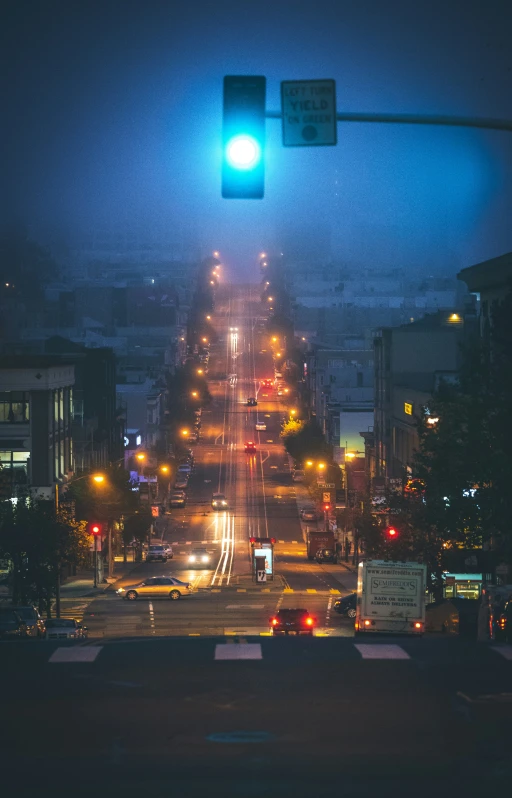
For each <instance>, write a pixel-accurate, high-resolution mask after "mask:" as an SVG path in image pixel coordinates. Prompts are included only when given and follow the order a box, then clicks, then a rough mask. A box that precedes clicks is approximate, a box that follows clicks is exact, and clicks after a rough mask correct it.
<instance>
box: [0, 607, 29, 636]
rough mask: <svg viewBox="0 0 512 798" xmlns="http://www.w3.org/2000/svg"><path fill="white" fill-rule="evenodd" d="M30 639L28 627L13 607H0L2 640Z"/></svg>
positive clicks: (0, 633) (0, 634)
mask: <svg viewBox="0 0 512 798" xmlns="http://www.w3.org/2000/svg"><path fill="white" fill-rule="evenodd" d="M22 637H30V633H29V631H28V627H27V625H26V623H25V621H24V620H23V618H22V617H21V615H20V614H19V613H18V612H16V610H14V609H13V608H12V607H0V640H19V639H20V638H22Z"/></svg>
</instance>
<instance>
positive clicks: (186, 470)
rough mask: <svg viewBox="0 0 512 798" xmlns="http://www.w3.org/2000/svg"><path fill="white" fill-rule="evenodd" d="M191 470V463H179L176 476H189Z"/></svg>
mask: <svg viewBox="0 0 512 798" xmlns="http://www.w3.org/2000/svg"><path fill="white" fill-rule="evenodd" d="M193 470H194V468H193V466H192V464H191V463H180V464H179V466H178V474H177V475H176V476H178V475H182V474H186V476H187V477H189V476H190V475H191V473H192V471H193Z"/></svg>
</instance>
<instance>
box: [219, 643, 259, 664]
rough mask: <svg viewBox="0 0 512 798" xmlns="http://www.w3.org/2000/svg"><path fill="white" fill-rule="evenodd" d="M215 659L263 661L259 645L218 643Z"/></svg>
mask: <svg viewBox="0 0 512 798" xmlns="http://www.w3.org/2000/svg"><path fill="white" fill-rule="evenodd" d="M215 659H218V660H228V659H263V655H262V653H261V645H260V644H259V643H235V644H233V645H229V644H227V643H218V644H217V645H216V646H215Z"/></svg>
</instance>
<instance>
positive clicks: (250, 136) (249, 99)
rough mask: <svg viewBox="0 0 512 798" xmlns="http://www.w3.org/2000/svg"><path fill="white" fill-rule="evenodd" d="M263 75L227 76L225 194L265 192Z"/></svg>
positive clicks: (256, 196) (259, 196)
mask: <svg viewBox="0 0 512 798" xmlns="http://www.w3.org/2000/svg"><path fill="white" fill-rule="evenodd" d="M266 83H267V80H266V78H265V77H262V76H261V75H239V76H237V75H226V76H225V77H224V96H223V120H222V148H223V152H222V196H223V197H224V199H262V198H263V194H264V191H265V163H264V153H265V98H266Z"/></svg>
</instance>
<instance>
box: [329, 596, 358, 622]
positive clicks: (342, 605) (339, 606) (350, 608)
mask: <svg viewBox="0 0 512 798" xmlns="http://www.w3.org/2000/svg"><path fill="white" fill-rule="evenodd" d="M356 602H357V593H350V594H349V595H348V596H343V598H340V599H337V600H336V601H335V602H334V609H335V610H336V612H338V613H339V614H340V615H345V616H346V617H347V618H355V617H356Z"/></svg>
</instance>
